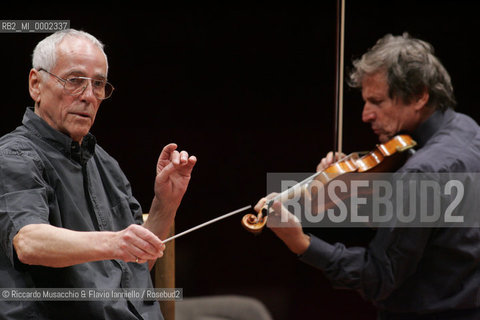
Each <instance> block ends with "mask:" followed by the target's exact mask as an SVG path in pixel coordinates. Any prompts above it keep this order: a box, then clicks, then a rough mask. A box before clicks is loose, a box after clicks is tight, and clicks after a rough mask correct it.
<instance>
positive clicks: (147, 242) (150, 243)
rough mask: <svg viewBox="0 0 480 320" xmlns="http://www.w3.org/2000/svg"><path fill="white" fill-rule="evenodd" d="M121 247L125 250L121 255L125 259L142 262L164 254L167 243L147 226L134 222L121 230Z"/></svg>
mask: <svg viewBox="0 0 480 320" xmlns="http://www.w3.org/2000/svg"><path fill="white" fill-rule="evenodd" d="M120 238H121V239H120V241H121V242H122V243H121V244H120V245H119V247H120V248H121V249H123V250H124V252H123V254H122V253H121V254H120V256H121V258H122V259H123V260H125V261H135V262H137V261H138V262H141V261H143V262H144V261H146V260H154V259H157V258H159V257H161V256H163V250H165V244H163V243H162V241H161V240H160V239H159V238H158V237H157V236H156V235H154V234H153V233H152V232H151V231H149V230H147V229H146V228H144V227H142V226H139V225H135V224H132V225H130V226H129V227H128V228H127V229H125V230H122V231H121V237H120Z"/></svg>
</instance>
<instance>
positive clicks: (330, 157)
mask: <svg viewBox="0 0 480 320" xmlns="http://www.w3.org/2000/svg"><path fill="white" fill-rule="evenodd" d="M344 157H345V154H344V153H341V152H335V161H334V160H333V151H330V152H329V153H327V156H326V157H325V158H323V159H322V160H321V161H320V163H319V164H318V165H317V172H320V171H323V170H325V169H326V168H328V167H329V166H330V165H332V163H334V162H336V161H338V160H340V159H342V158H344Z"/></svg>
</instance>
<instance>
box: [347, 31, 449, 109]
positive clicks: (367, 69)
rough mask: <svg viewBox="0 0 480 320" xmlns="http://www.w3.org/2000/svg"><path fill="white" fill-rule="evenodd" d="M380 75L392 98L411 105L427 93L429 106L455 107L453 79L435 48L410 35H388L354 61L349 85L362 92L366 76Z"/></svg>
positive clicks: (440, 107)
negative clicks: (386, 82) (382, 75)
mask: <svg viewBox="0 0 480 320" xmlns="http://www.w3.org/2000/svg"><path fill="white" fill-rule="evenodd" d="M379 71H383V72H385V73H386V76H387V81H388V86H389V93H388V94H389V96H390V98H393V97H398V98H400V99H402V101H403V102H405V103H409V102H411V101H412V99H414V98H415V97H418V96H419V95H420V94H422V92H424V91H425V90H428V93H429V101H428V103H427V105H428V106H432V107H434V108H436V109H439V110H446V109H447V108H453V107H454V106H455V105H456V101H455V96H454V94H453V87H452V83H451V80H450V75H449V74H448V72H447V70H446V69H445V68H444V67H443V65H442V64H441V62H440V61H439V60H438V58H437V57H435V55H434V49H433V47H432V45H431V44H429V43H427V42H425V41H422V40H419V39H415V38H412V37H410V35H409V34H408V33H404V34H403V35H401V36H393V35H391V34H387V35H385V36H384V37H383V38H381V39H380V40H378V41H377V43H376V44H375V45H374V46H373V47H372V48H371V49H369V50H368V51H367V52H366V53H365V54H364V55H363V56H362V57H361V58H360V59H357V60H355V61H353V70H352V71H351V73H350V79H349V82H348V84H349V85H350V86H351V87H354V88H361V87H362V80H363V78H364V77H365V76H368V75H371V74H374V73H377V72H379Z"/></svg>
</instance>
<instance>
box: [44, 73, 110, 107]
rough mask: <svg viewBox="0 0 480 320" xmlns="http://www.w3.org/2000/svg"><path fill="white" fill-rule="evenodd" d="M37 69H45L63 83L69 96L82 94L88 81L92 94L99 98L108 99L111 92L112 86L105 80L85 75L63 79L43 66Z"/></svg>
mask: <svg viewBox="0 0 480 320" xmlns="http://www.w3.org/2000/svg"><path fill="white" fill-rule="evenodd" d="M38 71H45V72H46V73H48V74H49V75H51V76H53V77H55V78H56V79H57V80H58V81H60V82H61V83H62V84H63V88H64V90H65V91H66V92H67V93H68V94H69V95H71V96H79V95H81V94H83V92H85V89H86V88H87V87H88V83H89V82H90V83H91V84H92V91H93V95H94V96H95V97H96V98H97V99H99V100H105V99H108V98H110V97H111V95H112V93H113V89H114V87H113V86H112V84H111V83H109V82H107V81H105V80H99V79H93V78H87V77H70V78H68V79H63V78H60V77H59V76H57V75H56V74H53V73H51V72H49V71H47V70H45V69H43V68H40V69H38Z"/></svg>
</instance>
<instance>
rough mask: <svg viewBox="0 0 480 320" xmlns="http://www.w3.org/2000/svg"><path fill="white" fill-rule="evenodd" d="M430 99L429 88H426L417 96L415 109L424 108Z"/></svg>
mask: <svg viewBox="0 0 480 320" xmlns="http://www.w3.org/2000/svg"><path fill="white" fill-rule="evenodd" d="M429 99H430V94H429V93H428V90H427V88H424V89H423V91H422V92H421V93H420V94H419V95H418V96H417V97H416V98H415V110H421V109H423V108H424V107H425V106H426V105H427V104H428V100H429Z"/></svg>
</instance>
